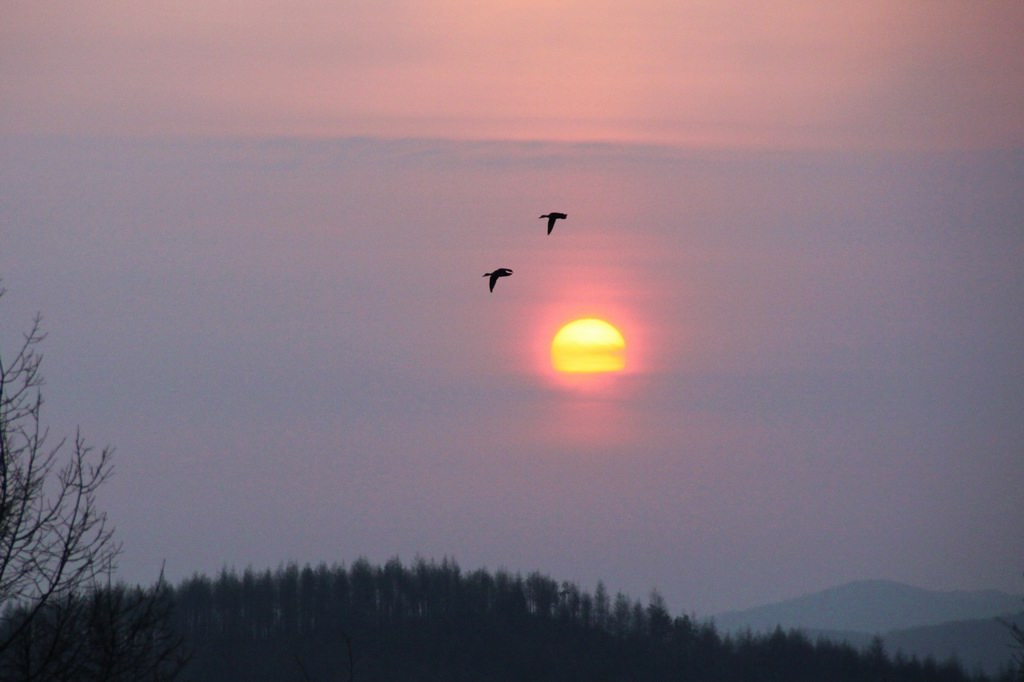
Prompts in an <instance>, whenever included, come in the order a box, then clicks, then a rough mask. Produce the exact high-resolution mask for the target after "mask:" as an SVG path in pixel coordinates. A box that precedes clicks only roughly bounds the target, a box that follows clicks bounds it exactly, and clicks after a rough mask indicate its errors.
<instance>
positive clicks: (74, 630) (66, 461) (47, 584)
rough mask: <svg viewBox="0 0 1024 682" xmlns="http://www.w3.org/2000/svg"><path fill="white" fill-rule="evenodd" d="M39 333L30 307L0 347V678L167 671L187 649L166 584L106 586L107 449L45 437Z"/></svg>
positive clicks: (109, 534) (109, 546) (157, 675)
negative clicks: (16, 334)
mask: <svg viewBox="0 0 1024 682" xmlns="http://www.w3.org/2000/svg"><path fill="white" fill-rule="evenodd" d="M3 295H4V290H3V289H2V288H0V298H2V297H3ZM44 338H45V335H44V334H43V332H42V330H41V326H40V317H39V316H38V315H37V316H36V318H35V319H34V321H33V323H32V325H31V327H30V328H29V331H28V333H26V334H24V336H23V337H22V340H21V342H20V344H19V345H17V346H16V347H15V349H14V352H13V353H11V354H8V353H5V352H3V351H2V349H0V679H3V680H63V679H74V680H93V679H95V680H122V679H123V680H132V679H142V678H143V677H145V678H146V679H150V680H164V679H170V678H171V677H173V676H174V674H175V673H176V671H177V670H178V669H179V668H180V667H181V664H182V663H183V656H182V654H181V652H182V649H181V646H180V645H181V638H180V636H178V635H176V634H172V633H171V631H170V630H168V629H167V626H168V623H169V615H170V608H171V602H170V600H169V596H168V590H169V588H168V587H167V586H166V585H165V584H164V582H163V579H162V577H161V579H160V580H159V581H158V582H157V584H156V585H155V586H154V587H152V588H149V589H141V588H135V589H130V588H128V587H125V586H123V585H115V584H112V583H111V574H112V571H113V562H114V559H115V558H116V556H117V554H118V552H119V551H120V547H119V545H118V544H117V543H116V542H115V541H114V539H113V530H112V528H111V527H110V526H109V524H108V522H107V517H106V514H105V513H104V512H102V511H101V510H100V509H99V508H98V507H97V504H96V493H97V490H98V489H99V488H100V486H101V485H102V484H103V483H104V482H105V481H106V480H107V478H108V477H109V476H110V473H111V455H112V450H111V449H110V448H104V449H102V450H100V451H98V452H97V451H95V450H93V449H92V448H90V447H89V446H87V445H86V444H85V441H84V439H83V438H82V436H81V435H80V434H78V433H76V434H75V437H74V439H73V440H72V441H71V442H68V441H67V440H66V439H65V440H60V441H58V442H57V443H56V444H55V445H52V446H51V445H49V444H48V443H47V438H48V430H47V428H46V426H44V424H43V423H42V415H41V412H42V407H43V397H42V392H41V388H42V386H43V377H42V374H40V371H39V368H40V364H41V362H42V356H41V355H40V353H39V351H38V346H39V344H40V343H41V342H42V341H43V339H44Z"/></svg>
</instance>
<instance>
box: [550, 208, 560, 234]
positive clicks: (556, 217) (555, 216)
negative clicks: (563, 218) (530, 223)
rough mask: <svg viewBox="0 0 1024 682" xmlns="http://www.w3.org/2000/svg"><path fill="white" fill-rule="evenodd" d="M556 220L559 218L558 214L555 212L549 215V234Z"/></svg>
mask: <svg viewBox="0 0 1024 682" xmlns="http://www.w3.org/2000/svg"><path fill="white" fill-rule="evenodd" d="M556 220H558V216H557V215H555V214H554V213H552V214H551V215H550V216H548V234H551V229H552V228H553V227H554V226H555V221H556Z"/></svg>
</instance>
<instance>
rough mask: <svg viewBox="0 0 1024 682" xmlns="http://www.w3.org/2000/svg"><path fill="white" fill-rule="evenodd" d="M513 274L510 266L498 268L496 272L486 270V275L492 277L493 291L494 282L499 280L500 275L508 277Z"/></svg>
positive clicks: (492, 288)
mask: <svg viewBox="0 0 1024 682" xmlns="http://www.w3.org/2000/svg"><path fill="white" fill-rule="evenodd" d="M511 274H512V271H511V270H509V269H508V268H498V269H497V270H495V271H494V272H485V273H484V277H490V278H491V291H494V283H495V282H497V281H498V278H499V277H508V276H509V275H511Z"/></svg>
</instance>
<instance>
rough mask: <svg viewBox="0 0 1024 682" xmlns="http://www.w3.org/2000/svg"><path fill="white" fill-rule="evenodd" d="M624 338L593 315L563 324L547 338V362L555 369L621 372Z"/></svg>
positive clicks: (573, 372)
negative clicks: (553, 335)
mask: <svg viewBox="0 0 1024 682" xmlns="http://www.w3.org/2000/svg"><path fill="white" fill-rule="evenodd" d="M625 351H626V341H625V339H623V338H622V334H621V333H620V332H619V330H618V329H616V328H615V327H614V326H612V325H611V324H609V323H608V322H605V321H604V320H599V319H596V318H592V317H591V318H584V319H580V320H575V321H573V322H570V323H568V324H566V325H565V326H563V327H562V328H561V329H559V330H558V333H557V334H555V338H554V339H553V340H552V341H551V364H552V366H553V367H554V368H555V370H556V371H558V372H564V373H569V374H597V373H605V372H621V371H622V370H623V369H624V368H625V366H626V352H625Z"/></svg>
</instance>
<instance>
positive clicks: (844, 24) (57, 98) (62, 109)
mask: <svg viewBox="0 0 1024 682" xmlns="http://www.w3.org/2000/svg"><path fill="white" fill-rule="evenodd" d="M0 12H2V14H3V17H2V19H3V20H2V21H0V92H2V93H3V100H4V104H3V106H2V108H0V131H5V132H18V133H25V132H60V133H70V134H76V133H103V134H123V133H128V134H133V135H138V134H174V135H177V134H231V135H235V134H243V135H250V134H255V135H316V136H350V135H370V136H397V137H444V138H476V139H482V138H488V139H519V140H522V139H547V140H563V141H579V140H612V141H642V142H653V143H670V144H682V145H700V146H714V145H724V146H729V147H737V146H757V147H794V146H795V147H801V148H807V147H828V148H836V147H839V148H879V147H882V148H894V147H895V148H992V147H1001V146H1007V145H1010V146H1015V145H1020V144H1022V143H1024V117H1022V116H1021V115H1020V112H1021V111H1022V110H1024V50H1022V49H1021V41H1020V36H1021V35H1024V5H1022V4H1021V3H1019V2H1015V1H1004V2H987V1H978V2H970V3H965V2H945V1H937V0H936V1H934V2H905V3H892V2H888V1H886V0H872V1H864V2H845V3H820V2H811V1H793V0H787V1H785V2H774V3H768V4H762V3H754V4H751V3H736V2H711V1H706V2H689V3H679V2H676V1H675V0H646V1H643V2H626V1H624V0H623V1H618V0H603V1H596V2H593V1H587V2H584V1H582V0H570V1H566V2H559V3H549V2H539V1H517V2H494V3H477V2H471V1H470V0H441V1H439V2H416V1H410V0H404V1H403V0H390V1H385V2H369V1H358V2H327V1H322V0H317V1H315V2H304V3H291V2H270V1H267V0H260V1H257V2H238V1H234V2H231V1H225V0H212V1H207V2H179V3H170V4H159V5H157V4H154V3H136V2H126V1H112V0H100V1H98V2H89V3H63V2H51V1H39V2H17V3H5V7H4V9H3V10H0Z"/></svg>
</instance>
